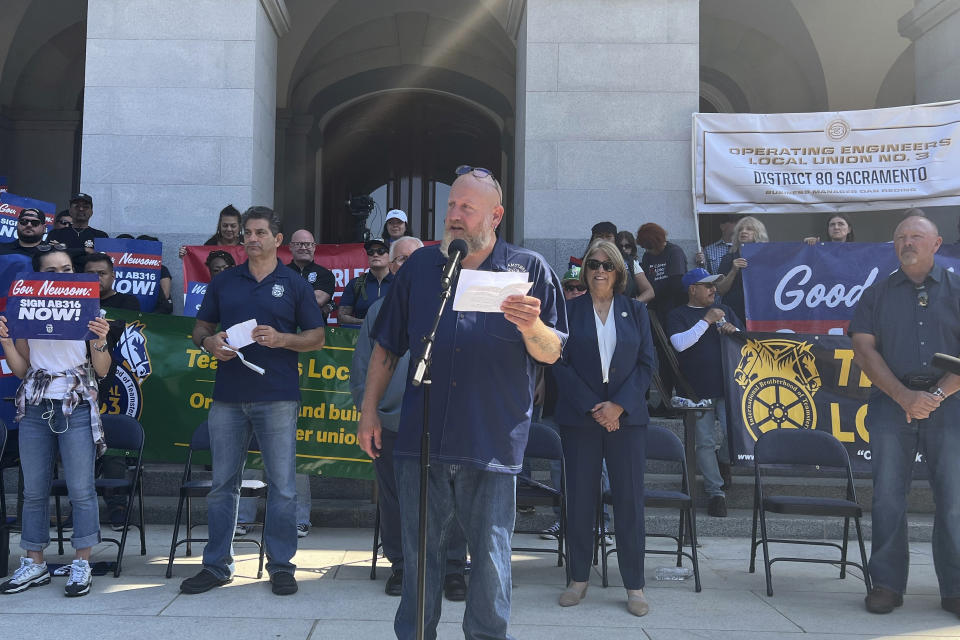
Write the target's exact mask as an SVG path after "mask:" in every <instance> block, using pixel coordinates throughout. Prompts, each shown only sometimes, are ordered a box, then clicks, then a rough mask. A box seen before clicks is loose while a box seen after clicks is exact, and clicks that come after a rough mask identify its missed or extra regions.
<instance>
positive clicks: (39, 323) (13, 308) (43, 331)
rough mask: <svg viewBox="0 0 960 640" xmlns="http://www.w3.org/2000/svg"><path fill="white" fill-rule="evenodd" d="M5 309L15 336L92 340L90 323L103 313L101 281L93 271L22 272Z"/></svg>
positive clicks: (15, 281) (11, 289) (16, 280)
mask: <svg viewBox="0 0 960 640" xmlns="http://www.w3.org/2000/svg"><path fill="white" fill-rule="evenodd" d="M8 291H9V294H8V297H7V309H6V312H5V315H6V318H7V326H8V327H9V328H10V336H11V337H12V338H14V339H18V338H27V339H41V340H92V339H93V338H95V337H96V336H95V335H94V333H93V332H92V331H90V330H88V329H87V323H89V322H90V321H91V320H93V319H94V318H96V317H98V316H99V315H100V281H99V279H98V278H97V276H96V275H95V274H92V273H50V272H44V273H32V272H29V271H27V272H23V273H20V274H18V275H17V276H16V277H15V278H14V280H13V282H12V283H11V284H10V288H9V290H8Z"/></svg>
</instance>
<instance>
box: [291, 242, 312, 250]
mask: <svg viewBox="0 0 960 640" xmlns="http://www.w3.org/2000/svg"><path fill="white" fill-rule="evenodd" d="M315 246H317V243H316V242H291V243H290V248H291V249H310V248H312V247H315Z"/></svg>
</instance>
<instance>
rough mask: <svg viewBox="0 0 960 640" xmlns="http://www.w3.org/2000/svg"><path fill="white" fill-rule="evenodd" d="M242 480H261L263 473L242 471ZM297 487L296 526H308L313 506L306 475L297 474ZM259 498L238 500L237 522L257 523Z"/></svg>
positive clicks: (252, 470)
mask: <svg viewBox="0 0 960 640" xmlns="http://www.w3.org/2000/svg"><path fill="white" fill-rule="evenodd" d="M242 479H243V480H263V471H261V470H260V469H244V470H243V476H242ZM296 487H297V524H298V525H301V524H305V525H307V526H308V527H309V526H310V508H311V507H312V506H313V500H312V498H311V496H310V476H309V475H307V474H306V473H298V474H297V480H296ZM258 501H259V498H240V506H239V507H238V508H237V522H245V523H250V522H256V521H257V502H258Z"/></svg>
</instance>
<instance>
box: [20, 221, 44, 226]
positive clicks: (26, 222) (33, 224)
mask: <svg viewBox="0 0 960 640" xmlns="http://www.w3.org/2000/svg"><path fill="white" fill-rule="evenodd" d="M19 222H20V224H22V225H26V226H28V227H42V226H43V223H42V222H40V221H39V220H20V221H19Z"/></svg>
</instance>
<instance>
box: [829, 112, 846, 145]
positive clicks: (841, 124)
mask: <svg viewBox="0 0 960 640" xmlns="http://www.w3.org/2000/svg"><path fill="white" fill-rule="evenodd" d="M824 133H826V134H827V137H828V138H830V139H831V140H833V141H834V142H840V141H841V140H843V139H844V138H846V137H847V134H848V133H850V125H849V124H847V123H846V121H845V120H842V119H841V118H837V119H836V120H831V121H830V122H829V123H828V124H827V128H826V129H824Z"/></svg>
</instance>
